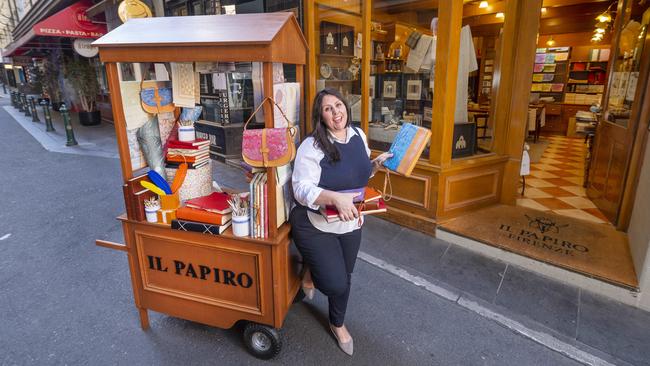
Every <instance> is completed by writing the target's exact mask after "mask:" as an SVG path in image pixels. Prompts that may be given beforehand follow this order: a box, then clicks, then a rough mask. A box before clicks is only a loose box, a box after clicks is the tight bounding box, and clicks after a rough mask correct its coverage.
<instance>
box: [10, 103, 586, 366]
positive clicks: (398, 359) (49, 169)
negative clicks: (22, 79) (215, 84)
mask: <svg viewBox="0 0 650 366" xmlns="http://www.w3.org/2000/svg"><path fill="white" fill-rule="evenodd" d="M0 104H1V105H0V155H1V156H2V159H0V172H1V173H0V197H2V199H1V202H2V209H0V253H1V254H0V292H1V293H2V296H0V324H2V327H0V364H1V365H66V364H67V365H179V364H185V365H204V364H214V365H255V364H265V363H271V364H283V365H316V364H318V365H338V364H354V365H575V364H577V363H576V362H575V361H573V360H571V359H569V358H566V357H564V356H563V355H561V354H559V353H557V352H555V351H552V350H550V349H548V348H546V347H545V346H543V345H540V344H538V343H535V342H533V341H531V340H529V339H528V338H525V337H523V336H521V335H520V334H517V333H515V332H513V331H511V330H510V329H507V328H505V327H503V326H502V325H500V324H499V323H496V322H494V321H492V320H489V319H486V318H484V317H482V316H480V315H478V314H476V313H474V312H471V311H468V310H467V309H465V308H463V307H460V306H458V304H456V303H454V302H452V301H448V300H446V299H444V298H441V297H439V296H437V295H435V294H432V293H431V292H429V291H426V290H425V289H423V288H421V287H417V286H415V285H413V284H412V283H410V282H407V281H405V280H403V279H402V278H400V277H398V276H395V275H394V274H391V273H388V272H386V271H384V270H382V269H380V268H378V267H376V266H374V265H371V264H369V263H368V262H366V261H363V260H359V261H358V262H357V267H356V269H355V274H354V276H353V288H352V295H351V298H350V303H349V308H348V316H347V320H346V324H347V326H348V328H349V329H350V331H351V333H352V335H353V337H354V342H355V354H354V356H353V357H349V356H347V355H345V354H344V353H342V352H341V351H340V350H339V349H338V348H337V346H336V343H335V340H334V338H333V337H332V336H331V334H330V333H329V331H328V329H327V301H326V298H325V297H324V296H323V295H322V294H320V293H318V294H317V295H316V297H315V299H314V300H311V301H305V302H302V303H298V304H296V305H294V306H293V307H292V309H291V310H290V312H289V314H288V315H287V318H286V320H285V323H284V326H283V328H282V330H281V332H282V334H283V339H284V347H283V350H282V352H281V354H280V355H279V356H278V357H277V358H276V359H274V360H272V361H267V362H263V361H259V360H257V359H255V358H253V357H252V356H250V355H249V354H248V353H247V352H246V350H245V348H244V345H243V343H242V341H241V328H240V327H234V328H232V329H227V330H224V329H218V328H213V327H209V326H205V325H202V324H198V323H193V322H190V321H185V320H182V319H178V318H173V317H169V316H166V315H164V314H159V313H154V312H150V321H151V328H150V329H149V330H147V331H143V330H142V329H141V328H140V325H139V318H138V315H137V311H136V308H135V306H134V304H133V293H132V290H131V282H130V278H129V270H128V263H127V258H126V254H125V253H123V252H118V251H112V250H109V249H106V248H100V247H97V246H95V239H105V240H110V241H116V242H123V237H122V229H121V225H120V224H119V223H118V221H117V220H116V219H115V217H116V216H118V215H119V214H121V213H122V212H123V211H124V204H123V199H122V192H121V187H120V186H121V173H120V168H119V160H117V159H112V158H102V157H92V156H83V155H72V154H61V153H54V152H48V151H47V150H45V149H43V148H42V147H41V145H40V144H39V143H38V142H36V141H35V140H34V139H33V138H32V137H31V136H30V135H29V134H28V133H26V132H25V130H24V129H23V128H22V127H20V125H19V124H17V123H16V122H15V121H14V120H13V119H12V118H11V117H10V116H9V115H8V114H7V112H6V111H5V110H4V109H3V108H2V106H3V105H7V104H8V99H7V98H2V99H0ZM79 128H84V127H79ZM85 128H89V127H85ZM362 250H363V247H362ZM381 259H382V260H384V261H386V262H390V258H381Z"/></svg>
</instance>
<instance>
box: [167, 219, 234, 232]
mask: <svg viewBox="0 0 650 366" xmlns="http://www.w3.org/2000/svg"><path fill="white" fill-rule="evenodd" d="M230 223H231V221H228V222H226V223H225V224H222V225H212V224H206V223H203V222H196V221H189V220H181V219H176V220H172V221H171V224H172V229H174V230H181V231H193V232H197V233H203V234H210V235H220V234H222V233H223V232H224V231H226V229H228V227H229V226H230Z"/></svg>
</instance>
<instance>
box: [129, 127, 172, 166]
mask: <svg viewBox="0 0 650 366" xmlns="http://www.w3.org/2000/svg"><path fill="white" fill-rule="evenodd" d="M135 135H136V138H137V141H138V144H139V145H140V150H141V151H142V155H143V156H144V160H145V161H146V163H147V166H149V169H152V170H155V171H157V172H158V173H160V174H163V168H164V163H165V159H164V155H163V147H162V142H161V140H160V128H159V127H158V116H156V115H154V116H153V117H152V118H150V119H149V120H148V121H147V122H146V123H145V124H144V125H142V126H141V127H140V128H138V129H137V130H136V132H135Z"/></svg>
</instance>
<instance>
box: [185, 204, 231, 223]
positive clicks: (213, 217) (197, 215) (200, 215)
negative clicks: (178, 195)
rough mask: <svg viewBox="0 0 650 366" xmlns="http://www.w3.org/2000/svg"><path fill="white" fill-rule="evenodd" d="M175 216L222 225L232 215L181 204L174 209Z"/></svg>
mask: <svg viewBox="0 0 650 366" xmlns="http://www.w3.org/2000/svg"><path fill="white" fill-rule="evenodd" d="M176 217H177V218H178V219H179V220H188V221H196V222H203V223H208V224H213V225H223V224H225V223H226V222H228V221H230V219H231V218H232V215H231V214H219V213H216V212H210V211H206V210H201V209H198V208H192V207H187V206H183V207H179V208H178V209H177V210H176Z"/></svg>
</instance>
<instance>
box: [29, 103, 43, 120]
mask: <svg viewBox="0 0 650 366" xmlns="http://www.w3.org/2000/svg"><path fill="white" fill-rule="evenodd" d="M29 106H30V107H31V108H30V109H31V110H32V122H40V121H41V120H40V119H38V112H36V101H35V100H34V97H31V98H29Z"/></svg>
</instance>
